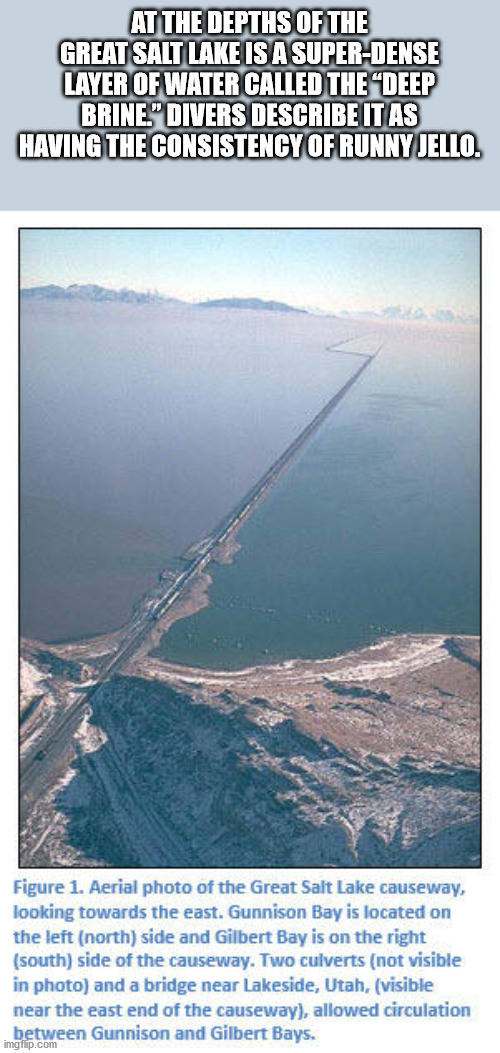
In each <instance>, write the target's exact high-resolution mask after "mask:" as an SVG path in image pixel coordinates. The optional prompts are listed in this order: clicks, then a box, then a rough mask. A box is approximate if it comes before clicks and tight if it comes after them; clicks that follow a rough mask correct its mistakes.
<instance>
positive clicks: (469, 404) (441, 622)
mask: <svg viewBox="0 0 500 1053" xmlns="http://www.w3.org/2000/svg"><path fill="white" fill-rule="evenodd" d="M379 333H380V339H383V341H384V347H383V350H382V351H381V353H380V354H379V355H378V357H377V358H376V360H375V361H374V362H373V363H372V364H371V365H370V367H369V368H368V369H367V370H366V371H365V372H364V373H363V375H362V377H361V378H360V380H359V381H358V382H357V384H356V385H355V386H354V388H353V389H352V390H351V392H350V393H349V395H348V396H347V397H346V399H345V401H343V402H342V403H341V405H340V406H339V408H338V409H337V410H335V412H334V413H333V414H332V415H331V417H329V418H328V420H327V421H326V422H325V423H324V424H323V426H322V428H321V429H320V431H319V432H318V433H317V434H316V435H315V437H314V438H313V440H312V441H311V442H310V443H309V444H308V446H307V447H306V448H305V449H304V450H303V452H302V454H301V456H300V458H299V459H298V460H297V461H296V462H295V463H294V464H293V465H292V467H291V468H290V470H289V471H288V473H287V474H286V475H284V476H283V477H282V478H281V479H280V480H279V482H278V484H277V485H276V486H275V488H274V489H273V490H272V492H271V493H270V494H269V496H268V497H267V498H266V500H265V502H264V503H263V504H262V505H261V506H260V507H259V508H258V509H257V511H256V512H255V513H254V515H253V516H252V517H251V519H249V520H248V521H247V522H246V523H245V524H244V526H243V528H242V529H241V531H240V533H239V536H238V540H239V541H240V543H241V545H242V549H241V551H239V552H238V554H237V555H236V557H235V559H234V561H233V563H232V565H229V566H218V567H216V568H214V569H213V585H212V587H211V589H210V593H209V596H210V601H211V603H210V607H209V608H207V609H205V610H203V611H201V612H199V613H198V614H196V615H194V616H192V617H191V618H189V619H186V620H183V621H181V622H178V623H176V624H175V625H174V626H173V627H172V629H171V630H170V632H169V633H168V634H167V635H166V636H164V637H163V640H162V642H161V646H160V649H159V651H158V653H160V654H161V655H162V656H163V657H165V658H168V659H169V660H172V661H175V662H181V663H184V664H188V665H197V666H205V667H212V668H238V667H243V666H246V665H249V664H250V665H253V664H262V663H263V662H272V661H276V660H282V659H287V658H297V657H303V658H322V657H327V656H328V655H335V654H337V653H341V652H343V651H346V650H350V649H353V648H357V647H360V646H362V645H364V644H367V643H369V642H371V641H373V640H375V639H376V638H377V637H378V636H380V635H381V634H386V633H394V632H397V633H399V632H446V633H452V632H454V633H473V634H475V633H477V632H478V631H479V452H478V442H479V438H478V431H479V402H478V399H479V394H478V384H479V346H478V335H477V331H476V330H469V331H468V330H466V329H464V328H458V327H454V328H453V327H450V328H445V327H443V326H441V327H440V326H434V327H430V326H426V325H423V324H416V325H413V326H405V325H402V324H392V325H386V326H385V327H384V328H383V327H382V326H381V327H379Z"/></svg>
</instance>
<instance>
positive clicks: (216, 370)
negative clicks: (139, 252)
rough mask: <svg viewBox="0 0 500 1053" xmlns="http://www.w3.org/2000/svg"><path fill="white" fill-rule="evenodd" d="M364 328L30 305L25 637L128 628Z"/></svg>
mask: <svg viewBox="0 0 500 1053" xmlns="http://www.w3.org/2000/svg"><path fill="white" fill-rule="evenodd" d="M362 328H363V327H362V326H358V324H357V323H353V322H348V321H346V320H336V319H332V318H315V317H311V316H307V315H305V314H297V313H273V312H269V311H252V310H234V309H233V310H230V309H227V310H220V309H211V310H210V309H201V308H196V307H190V306H183V305H179V304H147V305H144V306H137V305H133V304H124V303H121V304H120V303H118V304H113V303H84V302H69V303H68V302H67V301H64V300H58V301H54V302H51V301H37V302H31V303H29V302H28V301H24V302H23V304H22V315H21V380H22V392H21V466H22V475H21V499H22V507H21V565H22V575H21V608H22V611H21V613H22V632H23V634H24V635H26V636H30V637H35V638H39V639H42V640H49V641H50V640H57V639H68V638H74V637H78V636H85V635H89V634H93V633H98V632H101V631H105V630H109V629H113V628H116V627H117V626H119V625H121V624H122V623H123V622H124V621H126V620H127V619H128V617H129V616H130V613H131V609H132V606H133V604H134V602H135V601H136V600H137V599H138V598H139V597H140V596H141V594H143V592H144V591H145V590H146V589H147V588H149V587H150V586H151V585H152V584H153V583H154V581H155V580H156V577H157V574H158V571H159V570H161V569H162V568H163V567H164V566H165V565H168V564H170V563H171V562H172V560H174V559H175V558H176V557H178V556H179V555H181V554H182V553H183V552H184V550H185V549H186V548H187V546H188V545H190V544H191V543H192V542H193V541H196V540H198V539H200V538H201V537H203V536H204V535H205V534H206V533H208V532H209V531H210V530H211V529H212V528H213V527H214V526H215V525H216V524H217V523H218V522H219V520H221V519H222V517H223V516H225V515H226V514H227V513H228V511H229V510H230V509H231V508H232V507H233V505H234V504H235V503H236V502H237V501H239V499H240V498H241V496H242V495H243V494H244V493H245V492H246V490H247V489H248V488H249V487H250V486H251V485H252V484H253V483H254V482H255V481H256V480H257V479H258V478H259V477H260V476H261V475H262V473H263V472H264V471H265V469H266V468H267V467H268V466H269V465H270V464H271V463H272V462H273V461H274V460H275V459H276V457H277V456H278V454H279V453H281V451H282V450H283V449H284V448H285V447H286V446H287V445H288V444H289V443H290V441H291V440H292V438H293V437H294V436H295V435H296V434H297V432H298V431H300V429H301V428H303V427H304V426H305V424H306V423H307V422H308V421H309V420H310V419H311V417H312V416H313V415H314V414H315V413H317V412H318V410H319V408H320V407H321V406H322V405H323V404H324V403H325V402H326V401H327V399H329V398H330V397H331V396H332V394H333V393H334V392H335V391H336V390H337V389H338V388H339V387H340V386H341V385H342V384H343V383H344V382H345V380H346V379H347V377H348V376H350V375H351V372H352V370H353V369H354V368H355V366H356V365H357V364H359V363H358V362H357V361H356V360H355V359H352V358H349V357H347V356H338V355H335V354H332V353H331V352H328V351H327V350H326V346H327V345H328V344H331V343H332V341H334V340H336V339H338V338H339V337H341V336H342V335H344V334H345V335H352V333H353V332H357V331H358V330H360V331H361V330H362Z"/></svg>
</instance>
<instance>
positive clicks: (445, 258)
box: [21, 229, 479, 315]
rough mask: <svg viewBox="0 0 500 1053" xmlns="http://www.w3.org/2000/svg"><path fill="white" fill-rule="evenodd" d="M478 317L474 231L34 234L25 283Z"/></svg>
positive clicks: (28, 234) (25, 253)
mask: <svg viewBox="0 0 500 1053" xmlns="http://www.w3.org/2000/svg"><path fill="white" fill-rule="evenodd" d="M74 282H76V283H82V284H84V283H87V282H93V283H95V284H97V285H105V286H109V287H111V288H123V287H127V288H131V289H137V290H141V291H142V290H148V289H149V290H157V291H158V292H160V293H162V294H164V295H166V296H175V297H179V298H180V299H183V300H201V299H211V298H215V297H221V296H258V297H261V298H263V299H272V300H284V301H285V302H287V303H290V304H292V305H295V306H299V307H300V306H303V307H312V308H314V307H315V308H318V309H319V310H331V311H340V310H342V309H345V310H349V311H359V310H378V309H379V308H382V307H386V306H388V305H395V304H401V305H404V306H412V307H422V308H423V309H424V310H425V311H433V310H436V309H438V308H447V309H450V310H453V311H455V312H456V313H457V314H474V315H475V314H478V313H479V233H478V232H477V231H475V230H199V229H196V230H99V229H86V230H85V229H80V230H78V229H75V230H57V229H51V230H26V231H23V233H22V235H21V284H22V285H23V286H29V285H45V284H48V283H54V284H57V285H70V284H72V283H74Z"/></svg>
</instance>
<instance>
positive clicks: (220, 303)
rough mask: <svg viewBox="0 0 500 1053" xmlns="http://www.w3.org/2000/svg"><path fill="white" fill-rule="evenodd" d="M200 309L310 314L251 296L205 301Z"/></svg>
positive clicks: (299, 308)
mask: <svg viewBox="0 0 500 1053" xmlns="http://www.w3.org/2000/svg"><path fill="white" fill-rule="evenodd" d="M197 306H198V307H236V308H239V309H241V310H244V311H284V312H285V311H286V312H288V311H292V312H293V313H294V314H309V311H306V310H305V309H304V308H303V307H291V306H290V304H288V303H282V302H281V301H280V300H259V299H258V298H257V297H253V296H249V297H243V298H239V297H237V296H230V297H227V298H224V299H220V300H203V301H202V302H201V303H199V304H198V305H197Z"/></svg>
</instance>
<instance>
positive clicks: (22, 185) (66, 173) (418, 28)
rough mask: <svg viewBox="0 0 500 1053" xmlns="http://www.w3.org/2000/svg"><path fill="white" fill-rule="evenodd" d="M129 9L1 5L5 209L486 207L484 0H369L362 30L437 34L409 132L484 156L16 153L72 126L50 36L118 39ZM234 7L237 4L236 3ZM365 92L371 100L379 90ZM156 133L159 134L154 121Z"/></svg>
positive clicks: (377, 34)
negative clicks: (431, 73) (454, 136)
mask: <svg viewBox="0 0 500 1053" xmlns="http://www.w3.org/2000/svg"><path fill="white" fill-rule="evenodd" d="M133 6H134V4H133V3H132V2H130V0H106V2H105V3H103V2H102V0H87V3H86V4H85V5H77V4H71V5H68V4H67V2H66V0H47V2H46V3H45V4H39V3H38V0H27V2H26V3H25V4H24V5H23V7H22V9H21V8H19V7H17V8H14V7H12V8H11V9H10V13H9V15H8V21H11V23H12V25H11V29H10V31H9V26H7V30H8V31H7V33H6V36H5V37H4V60H3V61H4V72H5V84H6V85H7V86H8V88H9V91H8V92H6V91H5V92H4V104H6V105H5V108H4V140H3V151H4V154H5V159H4V163H3V165H2V168H3V175H4V179H3V192H2V206H3V207H4V208H8V209H26V208H32V209H74V208H77V209H337V210H338V209H340V210H344V209H370V210H371V209H477V208H481V209H495V208H496V206H497V200H498V190H497V182H498V169H499V166H498V130H497V128H498V122H497V119H496V104H495V95H494V93H493V66H492V55H491V50H490V53H489V55H488V54H487V43H486V42H487V41H489V40H494V39H496V35H497V34H496V30H497V29H498V15H497V7H496V5H494V4H492V3H491V0H478V2H477V3H475V4H474V5H473V7H472V8H470V9H469V8H468V7H463V8H460V7H459V6H457V5H456V4H455V3H452V2H451V0H421V2H420V3H419V4H418V5H413V4H404V3H401V0H372V3H371V4H370V5H369V10H370V13H371V18H370V25H371V29H370V34H369V36H370V37H373V38H375V39H386V38H387V39H393V40H394V39H402V40H410V39H439V40H441V42H442V63H441V66H440V67H439V69H438V76H439V84H438V85H437V87H436V88H435V89H434V92H433V94H432V95H431V96H430V97H429V98H428V99H422V100H421V124H420V128H419V129H417V131H426V130H428V131H441V130H443V131H460V132H465V131H473V132H475V133H476V134H477V136H478V141H479V147H480V149H481V151H482V154H483V156H482V157H481V159H480V160H471V161H466V160H463V161H462V160H460V161H444V160H441V161H440V160H433V161H416V160H415V159H413V158H412V159H410V160H399V162H398V161H396V160H392V161H388V160H376V161H374V160H353V161H338V160H311V159H309V158H307V157H305V158H301V159H300V160H297V161H290V160H283V161H278V160H266V161H247V160H239V161H237V160H230V161H220V160H219V161H217V160H201V161H200V160H197V161H193V160H191V161H183V160H175V161H172V160H170V161H160V160H152V159H149V160H147V161H120V160H109V159H102V160H100V161H92V160H78V161H76V160H58V161H56V160H44V161H20V160H19V159H17V157H16V139H17V133H18V132H19V131H21V130H22V131H36V130H61V131H62V130H64V131H77V130H79V129H78V125H77V113H78V101H77V100H76V99H69V98H68V99H66V98H64V97H63V95H62V92H61V73H62V67H61V66H60V65H59V63H58V45H59V42H60V41H61V40H63V39H111V40H120V39H125V38H126V37H127V36H128V33H127V30H128V24H129V14H130V11H131V9H132V8H133ZM136 6H139V5H136ZM145 6H151V5H145ZM166 6H170V7H173V6H175V5H173V4H170V5H165V4H160V5H158V9H159V10H161V8H162V7H166ZM179 6H183V5H179ZM184 6H188V5H187V4H186V5H184ZM190 6H195V5H194V4H192V3H191V5H190ZM205 6H208V5H205ZM213 6H214V7H216V6H217V5H215V4H214V5H213ZM225 6H226V7H229V6H230V5H225ZM235 6H236V5H235ZM238 6H239V7H241V8H244V7H245V5H244V3H241V2H240V3H239V4H238ZM249 6H250V5H249ZM252 6H254V7H256V8H257V9H260V8H261V5H256V4H253V5H252ZM273 6H278V5H276V4H274V5H273ZM283 6H285V5H283ZM294 6H296V7H298V6H299V5H294ZM311 6H312V5H311ZM314 6H316V7H318V8H319V7H320V5H314ZM327 7H328V5H325V8H327ZM469 12H471V13H469ZM494 23H495V24H494ZM372 97H373V99H377V98H379V96H378V93H377V94H373V96H372ZM9 100H10V105H9ZM233 101H234V100H233ZM264 101H265V100H264ZM417 101H418V100H417ZM155 130H157V131H162V130H164V125H163V123H162V121H158V122H157V124H156V126H155ZM236 130H238V129H236ZM247 130H248V129H247ZM403 130H404V129H403ZM410 130H414V129H410Z"/></svg>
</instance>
